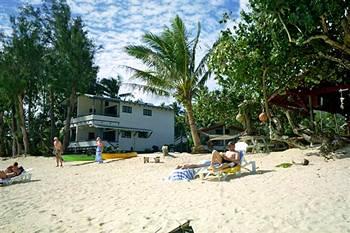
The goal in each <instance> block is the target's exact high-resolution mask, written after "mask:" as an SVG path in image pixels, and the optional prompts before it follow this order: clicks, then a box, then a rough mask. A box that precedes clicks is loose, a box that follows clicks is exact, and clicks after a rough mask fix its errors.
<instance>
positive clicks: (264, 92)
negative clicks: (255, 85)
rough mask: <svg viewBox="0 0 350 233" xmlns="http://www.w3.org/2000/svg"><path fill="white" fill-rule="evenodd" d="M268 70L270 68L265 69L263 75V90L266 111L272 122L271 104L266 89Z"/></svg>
mask: <svg viewBox="0 0 350 233" xmlns="http://www.w3.org/2000/svg"><path fill="white" fill-rule="evenodd" d="M267 70H268V68H264V71H263V75H262V88H263V96H264V105H265V111H266V115H267V119H268V120H269V121H270V120H271V115H270V109H269V103H268V99H267V89H266V74H267Z"/></svg>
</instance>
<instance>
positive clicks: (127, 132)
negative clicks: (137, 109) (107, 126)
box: [121, 131, 131, 138]
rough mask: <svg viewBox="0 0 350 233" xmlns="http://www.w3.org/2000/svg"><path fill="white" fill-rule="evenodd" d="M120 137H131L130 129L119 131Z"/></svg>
mask: <svg viewBox="0 0 350 233" xmlns="http://www.w3.org/2000/svg"><path fill="white" fill-rule="evenodd" d="M121 134H122V138H131V131H121Z"/></svg>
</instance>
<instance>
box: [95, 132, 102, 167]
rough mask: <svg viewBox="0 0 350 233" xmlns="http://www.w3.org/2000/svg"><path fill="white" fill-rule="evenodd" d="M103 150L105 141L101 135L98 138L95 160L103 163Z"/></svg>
mask: <svg viewBox="0 0 350 233" xmlns="http://www.w3.org/2000/svg"><path fill="white" fill-rule="evenodd" d="M102 151H103V143H102V140H101V138H100V137H97V138H96V155H95V161H96V162H98V163H103V161H102Z"/></svg>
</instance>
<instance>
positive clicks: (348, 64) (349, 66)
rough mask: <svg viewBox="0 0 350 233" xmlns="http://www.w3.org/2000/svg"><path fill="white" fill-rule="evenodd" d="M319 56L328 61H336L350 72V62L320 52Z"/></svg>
mask: <svg viewBox="0 0 350 233" xmlns="http://www.w3.org/2000/svg"><path fill="white" fill-rule="evenodd" d="M318 55H319V56H320V57H322V58H325V59H327V60H330V61H334V62H336V63H338V64H339V65H341V66H343V67H344V68H345V69H348V70H350V62H348V61H343V60H342V59H340V58H336V57H332V56H329V55H326V54H324V53H322V52H318Z"/></svg>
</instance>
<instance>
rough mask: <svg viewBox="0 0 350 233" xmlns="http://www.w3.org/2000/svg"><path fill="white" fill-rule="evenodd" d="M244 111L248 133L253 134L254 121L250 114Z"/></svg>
mask: <svg viewBox="0 0 350 233" xmlns="http://www.w3.org/2000/svg"><path fill="white" fill-rule="evenodd" d="M242 112H243V117H244V127H245V132H246V134H247V135H252V134H253V132H254V130H253V127H252V122H251V120H250V116H249V114H248V113H247V112H246V111H245V110H243V111H242Z"/></svg>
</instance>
